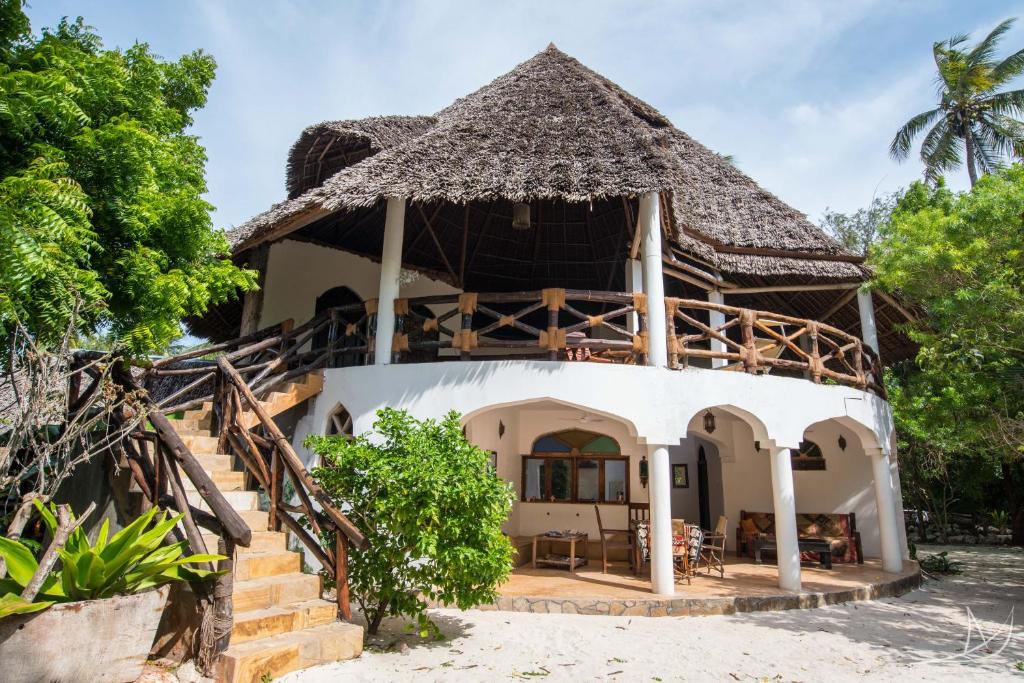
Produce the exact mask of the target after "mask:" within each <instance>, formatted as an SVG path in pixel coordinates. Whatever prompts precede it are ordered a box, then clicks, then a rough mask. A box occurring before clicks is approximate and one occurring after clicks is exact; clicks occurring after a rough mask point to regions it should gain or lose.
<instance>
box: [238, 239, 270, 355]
mask: <svg viewBox="0 0 1024 683" xmlns="http://www.w3.org/2000/svg"><path fill="white" fill-rule="evenodd" d="M269 257H270V245H269V244H267V243H266V242H264V243H263V244H260V245H258V246H256V247H255V248H253V249H252V250H251V251H250V252H249V259H248V263H247V264H246V266H247V267H248V268H249V269H251V270H255V271H256V273H257V276H256V289H254V290H250V291H248V292H246V293H245V297H244V299H243V300H242V322H241V325H240V326H239V329H238V334H239V335H246V334H252V333H253V332H255V331H256V330H257V329H259V326H260V313H261V312H262V311H263V290H264V288H265V285H266V283H267V262H268V260H269Z"/></svg>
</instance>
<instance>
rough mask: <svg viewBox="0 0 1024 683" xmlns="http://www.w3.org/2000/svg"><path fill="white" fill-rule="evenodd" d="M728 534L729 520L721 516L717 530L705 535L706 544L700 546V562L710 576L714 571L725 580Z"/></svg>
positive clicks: (716, 526) (716, 525)
mask: <svg viewBox="0 0 1024 683" xmlns="http://www.w3.org/2000/svg"><path fill="white" fill-rule="evenodd" d="M728 532H729V520H728V519H726V518H725V517H723V516H722V515H719V516H718V523H717V524H715V530H714V531H713V532H710V533H707V534H705V535H704V542H703V543H702V544H701V546H700V561H701V562H702V563H704V566H705V567H707V568H708V575H709V576H710V575H711V570H712V569H714V570H715V571H717V572H718V575H719V576H721V577H722V578H723V579H724V578H725V535H726V534H727V533H728Z"/></svg>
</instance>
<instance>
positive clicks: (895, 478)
mask: <svg viewBox="0 0 1024 683" xmlns="http://www.w3.org/2000/svg"><path fill="white" fill-rule="evenodd" d="M889 470H890V471H891V472H892V477H891V478H890V481H891V482H892V493H893V497H894V498H895V504H896V530H897V531H898V532H899V543H900V557H902V558H903V559H904V560H909V559H910V546H909V545H908V544H907V522H906V519H905V518H904V517H903V486H902V485H901V484H900V463H899V458H898V457H897V453H896V451H893V453H892V455H891V456H890V457H889Z"/></svg>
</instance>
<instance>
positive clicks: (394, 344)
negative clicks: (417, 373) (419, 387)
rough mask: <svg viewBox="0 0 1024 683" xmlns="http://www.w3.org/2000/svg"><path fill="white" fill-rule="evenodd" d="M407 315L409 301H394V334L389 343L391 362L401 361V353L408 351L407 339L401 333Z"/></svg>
mask: <svg viewBox="0 0 1024 683" xmlns="http://www.w3.org/2000/svg"><path fill="white" fill-rule="evenodd" d="M407 315H409V300H408V299H395V333H394V337H393V338H392V341H391V362H392V363H395V364H397V363H400V362H401V361H402V351H408V350H409V337H408V336H406V334H405V333H404V332H403V330H404V329H405V317H406V316H407Z"/></svg>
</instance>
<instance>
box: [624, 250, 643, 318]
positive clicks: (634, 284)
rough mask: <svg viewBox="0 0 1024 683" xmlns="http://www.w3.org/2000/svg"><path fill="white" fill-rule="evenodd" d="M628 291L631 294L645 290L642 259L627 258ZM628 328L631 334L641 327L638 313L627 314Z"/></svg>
mask: <svg viewBox="0 0 1024 683" xmlns="http://www.w3.org/2000/svg"><path fill="white" fill-rule="evenodd" d="M626 291H627V292H629V293H630V294H632V293H633V292H642V291H644V269H643V267H642V266H641V265H640V259H635V258H628V259H626ZM626 329H627V330H629V333H630V334H636V333H637V330H639V329H640V322H639V319H638V317H637V314H636V313H630V314H629V315H628V316H626Z"/></svg>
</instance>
